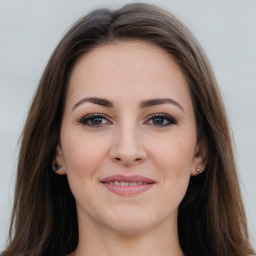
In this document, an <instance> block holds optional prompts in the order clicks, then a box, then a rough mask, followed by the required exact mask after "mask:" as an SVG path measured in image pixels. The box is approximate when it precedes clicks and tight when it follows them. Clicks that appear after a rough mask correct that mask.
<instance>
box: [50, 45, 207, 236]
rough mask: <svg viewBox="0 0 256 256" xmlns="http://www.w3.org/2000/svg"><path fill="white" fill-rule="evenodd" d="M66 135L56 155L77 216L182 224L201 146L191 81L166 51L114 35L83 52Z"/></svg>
mask: <svg viewBox="0 0 256 256" xmlns="http://www.w3.org/2000/svg"><path fill="white" fill-rule="evenodd" d="M60 137H61V145H60V146H58V148H57V156H56V159H55V160H56V161H57V162H58V163H59V164H61V165H62V167H61V169H60V170H59V174H64V173H65V174H67V177H68V181H69V184H70V188H71V190H72V193H73V195H74V197H75V199H76V204H77V212H78V219H79V221H81V222H83V223H86V224H88V225H95V226H98V227H101V228H108V229H112V230H115V231H119V232H128V233H130V232H138V231H142V230H144V231H146V230H149V229H150V228H155V227H157V226H160V225H165V226H167V227H168V225H176V223H177V212H178V206H179V204H180V202H181V200H182V198H183V197H184V195H185V192H186V190H187V187H188V183H189V179H190V176H191V175H195V174H196V172H195V169H196V168H201V167H202V149H201V147H200V145H199V144H197V140H196V123H195V116H194V111H193V106H192V101H191V97H190V94H189V91H188V86H187V83H186V80H185V78H184V76H183V74H182V72H181V70H180V68H179V67H178V66H177V65H176V63H175V62H174V60H173V59H172V57H171V56H170V55H169V54H167V53H166V52H165V51H164V50H162V49H161V48H159V47H157V46H153V45H149V44H147V43H144V42H140V41H133V42H115V43H113V44H109V45H105V46H99V47H98V48H96V49H93V50H92V51H91V52H89V53H87V54H85V55H84V56H82V57H81V58H80V59H79V61H78V62H77V64H76V65H75V67H74V69H73V71H72V74H71V77H70V81H69V87H68V92H67V98H66V104H65V109H64V115H63V120H62V125H61V134H60ZM174 223H175V224H174Z"/></svg>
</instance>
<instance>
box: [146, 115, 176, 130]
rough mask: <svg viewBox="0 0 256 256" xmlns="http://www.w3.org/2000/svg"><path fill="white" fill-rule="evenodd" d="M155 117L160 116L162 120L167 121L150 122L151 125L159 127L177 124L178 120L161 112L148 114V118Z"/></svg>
mask: <svg viewBox="0 0 256 256" xmlns="http://www.w3.org/2000/svg"><path fill="white" fill-rule="evenodd" d="M156 118H162V119H163V120H167V121H168V123H167V124H151V125H153V126H156V127H160V128H161V127H167V126H171V125H174V124H178V122H177V120H176V119H175V118H173V117H172V116H170V115H167V114H163V113H158V114H152V115H150V116H149V118H148V120H153V119H156Z"/></svg>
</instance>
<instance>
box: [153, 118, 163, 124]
mask: <svg viewBox="0 0 256 256" xmlns="http://www.w3.org/2000/svg"><path fill="white" fill-rule="evenodd" d="M154 124H156V125H160V124H163V118H162V117H156V118H155V119H154Z"/></svg>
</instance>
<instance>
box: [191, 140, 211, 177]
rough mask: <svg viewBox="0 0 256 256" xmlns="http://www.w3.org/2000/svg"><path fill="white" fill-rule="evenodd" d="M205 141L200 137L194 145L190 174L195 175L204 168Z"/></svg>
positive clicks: (205, 162) (205, 160)
mask: <svg viewBox="0 0 256 256" xmlns="http://www.w3.org/2000/svg"><path fill="white" fill-rule="evenodd" d="M207 162H208V160H207V143H206V139H204V138H202V139H201V140H200V141H199V142H198V143H197V145H196V147H195V151H194V158H193V163H192V169H191V176H196V175H198V174H200V173H202V172H203V171H204V170H205V167H206V165H207Z"/></svg>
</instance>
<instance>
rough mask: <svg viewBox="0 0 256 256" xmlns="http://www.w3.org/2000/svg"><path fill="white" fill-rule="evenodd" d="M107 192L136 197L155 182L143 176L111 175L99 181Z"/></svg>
mask: <svg viewBox="0 0 256 256" xmlns="http://www.w3.org/2000/svg"><path fill="white" fill-rule="evenodd" d="M100 182H101V183H102V184H103V185H104V186H105V187H106V188H107V189H108V190H110V191H111V192H114V193H116V194H119V195H136V194H139V193H141V192H144V191H146V190H149V189H150V188H151V187H152V186H153V185H154V184H155V183H156V181H154V180H152V179H149V178H146V177H143V176H138V175H134V176H123V175H113V176H109V177H107V178H105V179H103V180H101V181H100Z"/></svg>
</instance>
